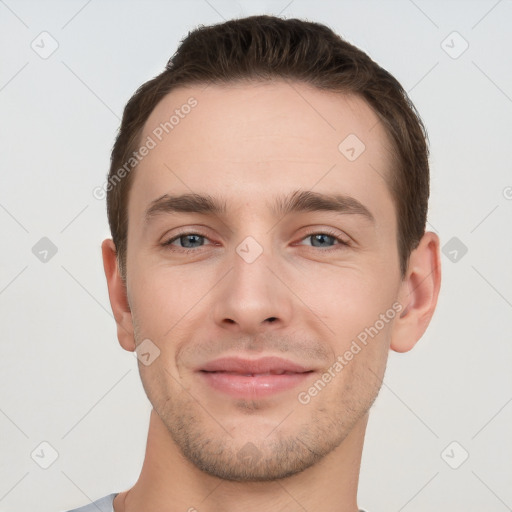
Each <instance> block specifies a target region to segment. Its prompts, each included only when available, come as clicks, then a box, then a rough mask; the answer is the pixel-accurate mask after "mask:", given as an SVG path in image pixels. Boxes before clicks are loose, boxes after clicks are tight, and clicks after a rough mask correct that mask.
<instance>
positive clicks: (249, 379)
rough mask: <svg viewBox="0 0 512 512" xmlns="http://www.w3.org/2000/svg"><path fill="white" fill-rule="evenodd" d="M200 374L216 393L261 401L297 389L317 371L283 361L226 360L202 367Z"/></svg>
mask: <svg viewBox="0 0 512 512" xmlns="http://www.w3.org/2000/svg"><path fill="white" fill-rule="evenodd" d="M198 373H199V375H200V376H201V378H202V379H203V380H204V381H205V382H206V383H207V384H208V385H209V386H210V387H212V388H213V389H215V390H217V391H221V392H223V393H226V394H228V395H231V396H233V397H236V398H251V399H259V398H264V397H268V396H271V395H273V394H275V393H279V392H282V391H286V390H289V389H292V388H294V387H296V386H298V385H299V384H301V383H303V382H304V381H305V380H306V379H308V378H310V377H311V374H312V373H314V370H313V369H311V368H307V367H305V366H302V365H300V364H297V363H294V362H292V361H289V360H287V359H282V358H280V357H263V358H260V359H242V358H236V357H224V358H220V359H216V360H214V361H210V362H209V363H207V364H205V365H203V366H202V367H201V368H199V369H198Z"/></svg>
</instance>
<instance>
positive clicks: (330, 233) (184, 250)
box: [162, 229, 350, 254]
mask: <svg viewBox="0 0 512 512" xmlns="http://www.w3.org/2000/svg"><path fill="white" fill-rule="evenodd" d="M190 235H194V236H199V237H201V238H206V239H208V237H207V236H206V235H202V234H201V233H196V232H188V231H184V232H183V233H179V234H177V235H175V236H174V237H172V238H171V239H169V240H167V241H166V242H164V243H163V244H162V247H166V248H169V249H170V250H171V251H176V252H181V253H184V254H187V253H191V252H197V251H198V250H199V249H200V248H201V247H204V246H200V247H196V248H194V249H190V248H187V247H174V246H172V243H173V242H175V241H176V240H178V239H179V238H181V237H182V236H190ZM314 235H328V236H330V237H332V238H333V239H334V240H335V241H336V242H338V244H336V245H334V246H332V247H329V248H327V249H323V248H321V247H313V246H310V247H311V248H312V249H320V250H321V251H322V252H330V251H335V250H338V249H340V246H342V247H341V248H346V247H350V244H349V243H348V242H346V241H345V240H343V239H342V238H340V237H339V236H336V233H335V232H334V231H331V230H329V229H324V230H323V231H314V232H312V233H309V234H307V235H306V236H304V237H303V238H302V239H301V241H302V240H305V239H306V238H309V237H312V236H314Z"/></svg>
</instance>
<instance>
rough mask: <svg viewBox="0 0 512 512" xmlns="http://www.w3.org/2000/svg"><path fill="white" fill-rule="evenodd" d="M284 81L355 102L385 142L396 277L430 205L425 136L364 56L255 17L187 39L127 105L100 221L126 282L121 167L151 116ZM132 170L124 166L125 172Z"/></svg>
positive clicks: (394, 85)
mask: <svg viewBox="0 0 512 512" xmlns="http://www.w3.org/2000/svg"><path fill="white" fill-rule="evenodd" d="M276 78H277V79H279V78H281V79H285V80H287V79H291V80H294V81H297V82H302V83H306V84H309V85H312V86H314V87H316V88H318V89H321V90H327V91H336V92H341V93H353V94H356V95H359V96H360V97H362V98H363V99H364V100H366V102H367V103H368V104H369V105H370V107H372V109H373V110H374V111H375V112H376V114H377V115H378V116H379V118H380V119H381V121H382V122H383V125H384V127H385V129H386V133H387V134H388V136H390V139H391V141H392V144H393V149H394V152H393V153H394V159H393V160H394V162H393V166H392V167H393V169H392V173H391V176H390V178H389V179H388V182H389V183H388V186H389V188H390V191H391V194H392V197H393V199H394V201H395V206H396V215H397V222H398V225H397V231H398V237H397V245H398V253H399V258H400V271H401V274H402V277H404V275H405V273H406V270H407V266H408V261H409V256H410V253H411V251H412V250H413V249H415V248H416V247H417V246H418V243H419V241H420V239H421V237H422V236H423V234H424V233H425V224H426V216H427V210H428V198H429V164H428V153H429V151H428V144H427V141H428V137H427V132H426V130H425V127H424V125H423V123H422V121H421V118H420V116H419V114H418V112H417V111H416V108H415V107H414V105H413V104H412V102H411V100H410V99H409V97H408V96H407V93H406V92H405V90H404V89H403V88H402V86H401V85H400V83H399V82H398V81H397V80H396V79H395V78H394V77H393V76H392V75H391V74H390V73H389V72H387V71H386V70H385V69H383V68H382V67H380V66H379V65H378V64H376V63H375V62H374V61H373V60H372V59H371V58H370V57H369V56H368V55H367V54H366V53H364V52H363V51H362V50H360V49H358V48H356V47H355V46H353V45H352V44H350V43H348V42H347V41H345V40H343V39H342V38H341V37H340V36H339V35H337V34H336V33H335V32H333V31H332V30H331V29H330V28H328V27H327V26H325V25H322V24H320V23H315V22H309V21H304V20H299V19H282V18H278V17H275V16H268V15H260V16H250V17H247V18H241V19H233V20H229V21H226V22H225V23H220V24H217V25H212V26H200V27H199V28H197V29H196V30H193V31H192V32H189V34H188V35H187V37H185V38H184V39H183V40H182V42H181V45H180V46H179V48H178V50H177V51H176V53H175V54H174V55H173V56H172V57H171V59H170V60H169V61H168V63H167V65H166V67H165V69H164V71H163V72H162V73H161V74H159V75H158V76H156V77H155V78H153V79H151V80H149V81H148V82H146V83H144V84H143V85H142V86H141V87H139V88H138V89H137V91H136V92H135V94H134V95H133V96H132V97H131V98H130V100H129V101H128V103H127V105H126V107H125V109H124V113H123V119H122V122H121V126H120V128H119V132H118V135H117V138H116V141H115V143H114V147H113V149H112V155H111V165H110V172H109V177H108V183H109V184H112V185H113V186H109V187H108V188H107V214H108V221H109V225H110V230H111V233H112V238H113V241H114V244H115V246H116V251H117V260H118V264H119V269H120V273H121V276H122V278H123V280H125V281H126V252H127V233H128V196H129V192H130V187H131V183H132V181H133V173H131V172H128V173H123V176H124V177H123V179H121V180H119V179H118V180H117V182H116V181H115V179H116V178H119V171H120V170H121V169H122V168H123V166H124V169H126V165H127V162H130V163H131V162H132V161H133V160H135V159H134V158H131V157H132V155H133V153H134V151H135V150H136V149H137V147H138V145H139V144H140V139H141V135H142V130H143V127H144V124H145V122H146V121H147V119H148V117H149V116H150V114H151V112H152V111H153V110H154V108H155V107H156V106H157V104H158V103H159V102H160V100H162V98H163V97H164V96H166V95H167V94H168V93H169V92H171V91H172V90H173V89H176V88H178V87H180V86H190V85H200V84H204V85H207V84H210V83H213V84H227V83H230V82H235V81H240V80H260V81H265V80H274V79H276ZM135 166H136V163H134V164H133V165H130V166H129V169H128V170H131V169H132V168H133V167H135Z"/></svg>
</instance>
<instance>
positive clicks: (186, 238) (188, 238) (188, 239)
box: [164, 233, 206, 249]
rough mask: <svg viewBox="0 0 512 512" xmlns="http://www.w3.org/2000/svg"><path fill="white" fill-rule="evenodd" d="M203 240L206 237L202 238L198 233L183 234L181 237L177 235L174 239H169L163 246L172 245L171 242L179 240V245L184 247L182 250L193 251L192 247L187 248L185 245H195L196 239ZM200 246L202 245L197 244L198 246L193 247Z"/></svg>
mask: <svg viewBox="0 0 512 512" xmlns="http://www.w3.org/2000/svg"><path fill="white" fill-rule="evenodd" d="M198 238H199V239H201V238H203V239H205V238H206V237H205V236H203V235H200V234H198V233H183V234H181V235H178V236H176V237H174V238H171V239H170V240H168V241H167V242H165V243H164V245H166V246H167V245H173V242H175V241H176V240H179V241H180V243H184V244H185V246H184V247H182V249H193V247H188V246H187V245H186V244H189V243H190V244H192V245H194V244H196V243H198V240H197V239H198ZM202 245H204V244H199V245H196V246H195V247H201V246H202Z"/></svg>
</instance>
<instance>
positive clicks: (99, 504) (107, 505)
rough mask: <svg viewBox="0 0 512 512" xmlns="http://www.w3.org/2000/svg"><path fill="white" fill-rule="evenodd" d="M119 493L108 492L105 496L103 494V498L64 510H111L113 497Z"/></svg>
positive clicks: (108, 511)
mask: <svg viewBox="0 0 512 512" xmlns="http://www.w3.org/2000/svg"><path fill="white" fill-rule="evenodd" d="M118 494H119V493H117V492H114V493H112V494H108V495H107V496H103V498H99V499H98V500H96V501H94V502H92V503H89V504H88V505H84V506H82V507H79V508H74V509H72V510H68V511H66V512H113V510H114V508H113V502H114V498H115V497H116V496H117V495H118Z"/></svg>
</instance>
